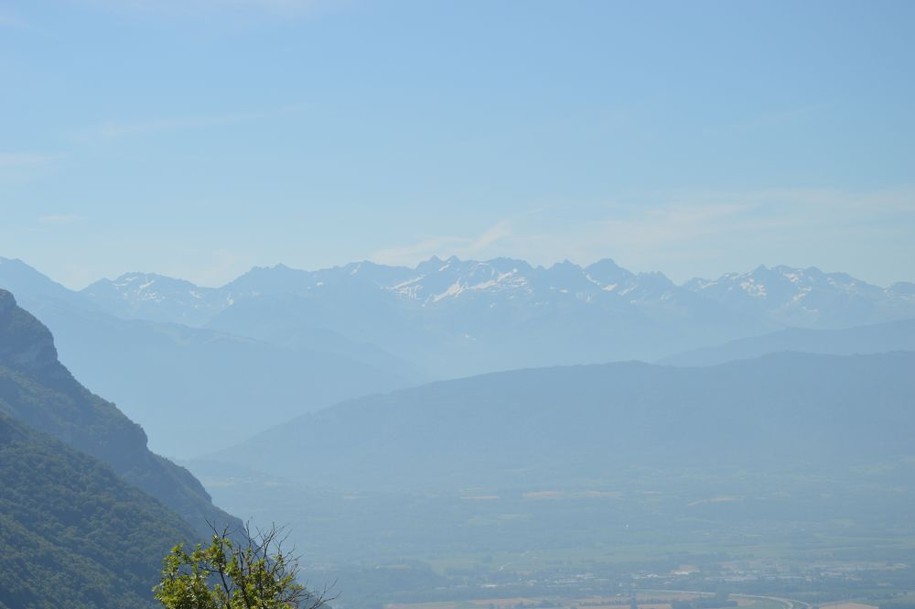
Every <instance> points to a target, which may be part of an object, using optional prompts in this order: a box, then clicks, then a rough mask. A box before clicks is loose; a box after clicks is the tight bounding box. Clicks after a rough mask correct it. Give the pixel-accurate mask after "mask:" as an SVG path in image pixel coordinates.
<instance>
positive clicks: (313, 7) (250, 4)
mask: <svg viewBox="0 0 915 609" xmlns="http://www.w3.org/2000/svg"><path fill="white" fill-rule="evenodd" d="M83 1H84V2H85V3H86V4H89V5H92V6H96V7H100V8H102V9H106V10H113V11H117V12H121V13H123V12H133V13H144V14H149V15H160V16H166V17H194V16H201V15H207V16H212V15H225V14H233V13H245V14H252V13H255V14H256V13H259V14H263V15H268V16H269V15H272V16H279V17H302V16H308V15H312V14H314V13H315V12H317V11H319V10H323V9H325V8H328V7H330V6H333V5H339V4H343V3H344V2H345V0H83Z"/></svg>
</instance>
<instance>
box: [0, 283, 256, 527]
mask: <svg viewBox="0 0 915 609" xmlns="http://www.w3.org/2000/svg"><path fill="white" fill-rule="evenodd" d="M0 412H5V413H7V414H8V415H10V416H12V417H14V418H16V419H19V420H21V421H23V422H25V423H26V424H28V425H29V426H31V427H33V428H35V429H38V430H39V431H42V432H45V433H48V434H50V435H52V436H55V437H56V438H58V439H59V440H62V441H63V442H65V443H66V444H68V445H70V446H72V447H73V448H76V449H77V450H80V451H82V452H84V453H87V454H89V455H91V456H93V457H95V458H97V459H99V460H101V461H103V462H104V463H106V464H108V465H109V466H110V467H111V468H112V469H113V470H114V471H115V472H116V473H117V474H118V475H120V476H121V477H122V478H123V479H124V480H126V481H127V482H129V483H131V484H133V485H134V486H136V487H138V488H140V489H141V490H143V491H145V492H146V493H148V494H149V495H152V496H153V497H155V498H156V499H158V500H159V501H161V502H162V503H163V504H165V505H166V506H168V507H169V508H171V509H173V510H174V511H176V512H177V513H178V514H179V515H180V516H181V517H182V518H184V519H185V520H186V521H187V522H188V523H190V524H191V525H192V526H194V527H195V528H196V529H198V530H200V531H202V532H208V531H209V525H208V523H222V524H225V525H229V526H239V525H240V524H241V523H240V522H239V521H238V520H237V519H235V518H233V517H231V516H229V515H228V514H226V513H225V512H223V511H222V510H220V509H218V508H216V507H215V506H214V505H213V504H212V502H211V500H210V497H209V495H208V494H207V492H206V490H205V489H204V488H203V486H202V485H201V484H200V482H199V481H198V480H197V479H196V478H194V477H193V476H192V475H191V474H190V472H188V471H187V470H186V469H184V468H182V467H179V466H177V465H175V464H174V463H172V462H171V461H169V460H167V459H165V458H163V457H161V456H159V455H156V454H154V453H152V452H150V450H149V449H148V448H147V445H146V442H147V438H146V434H145V433H144V432H143V430H142V429H141V428H140V426H139V425H137V424H136V423H134V422H133V421H131V420H130V419H128V418H127V417H126V416H125V415H124V414H123V413H122V412H121V411H120V410H118V409H117V407H116V406H115V405H114V404H112V403H110V402H107V401H105V400H103V399H102V398H100V397H98V396H96V395H94V394H93V393H92V392H90V391H89V390H87V389H86V388H85V387H83V386H82V385H80V384H79V382H78V381H77V380H76V379H74V378H73V376H72V375H71V374H70V372H69V371H68V370H67V368H66V367H65V366H64V365H63V364H61V363H60V361H58V359H57V350H56V349H55V348H54V340H53V337H52V336H51V333H50V331H48V329H47V328H46V327H45V326H44V325H42V324H41V322H39V321H38V320H37V319H35V317H33V316H32V315H31V314H30V313H28V312H27V311H25V310H23V309H21V308H20V307H19V306H18V305H17V304H16V300H15V298H14V297H13V295H12V294H11V293H9V292H7V291H5V290H0Z"/></svg>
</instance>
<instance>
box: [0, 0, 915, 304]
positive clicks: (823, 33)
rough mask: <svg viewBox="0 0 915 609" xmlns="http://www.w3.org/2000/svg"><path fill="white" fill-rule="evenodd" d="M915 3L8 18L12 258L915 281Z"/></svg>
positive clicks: (337, 4)
mask: <svg viewBox="0 0 915 609" xmlns="http://www.w3.org/2000/svg"><path fill="white" fill-rule="evenodd" d="M913 23H915V2H909V1H900V2H887V1H880V0H874V1H867V2H864V1H860V2H843V1H841V0H830V1H824V2H817V1H805V2H797V1H790V2H781V1H774V0H767V1H764V2H763V1H750V0H747V1H720V2H708V1H691V2H682V1H670V2H659V1H640V2H614V1H611V0H600V1H594V2H590V1H584V0H582V1H578V0H566V1H561V2H560V1H555V2H545V1H536V0H525V1H510V0H489V1H480V2H475V1H457V0H455V1H451V2H440V1H437V0H422V1H399V0H390V1H382V0H340V1H332V0H310V1H309V0H221V1H219V0H181V1H179V0H133V1H131V0H59V1H49V0H29V1H21V2H20V1H15V2H4V1H3V0H0V213H2V222H0V256H4V257H8V258H14V257H16V258H21V259H23V260H25V261H26V262H28V263H29V264H32V265H33V266H35V267H37V268H38V269H39V270H41V271H43V272H45V273H46V274H48V275H50V276H51V277H53V278H55V279H57V280H59V281H61V282H63V283H65V284H66V285H69V286H71V287H82V286H83V285H85V284H87V283H89V282H90V281H92V280H95V279H98V278H100V277H102V276H107V277H113V276H116V275H118V274H120V273H122V272H127V271H135V270H139V271H152V272H159V273H164V274H168V275H173V276H177V277H183V278H187V279H191V280H193V281H196V282H199V283H203V284H205V285H218V284H221V283H223V282H225V281H228V280H229V279H231V278H233V277H235V276H237V275H238V274H240V273H242V272H244V271H245V270H247V269H248V268H250V267H251V266H254V265H272V264H276V263H279V262H282V263H285V264H287V265H289V266H293V267H298V268H307V269H314V268H320V267H325V266H332V265H336V264H345V263H347V262H350V261H354V260H361V259H372V260H376V261H379V262H386V263H400V264H413V263H416V262H417V261H419V260H422V259H425V258H428V257H429V256H431V255H433V254H437V255H439V256H448V255H451V254H456V255H458V256H461V257H467V258H479V259H485V258H491V257H495V256H512V257H517V258H524V259H527V260H529V261H531V262H533V263H536V264H551V263H553V262H557V261H561V260H563V259H569V260H572V261H573V262H577V263H580V264H587V263H590V262H593V261H595V260H598V259H600V258H604V257H611V258H613V259H614V260H616V261H617V262H618V263H619V264H621V265H622V266H625V267H627V268H630V269H631V270H635V271H648V270H659V271H662V272H664V273H666V274H668V275H669V276H671V277H672V278H673V279H675V280H677V281H682V280H685V279H687V278H689V277H692V276H706V277H711V276H717V275H719V274H721V273H724V272H727V271H743V270H749V269H751V268H753V267H755V266H757V265H759V264H766V265H776V264H789V265H794V266H809V265H814V266H819V267H820V268H822V269H823V270H827V271H837V270H842V271H847V272H850V273H852V274H853V275H856V276H858V277H861V278H863V279H866V280H869V281H872V282H875V283H878V284H880V285H888V284H890V283H892V282H895V281H902V280H905V281H913V280H915V264H913V263H915V78H913V76H912V75H913V74H915V37H913V36H912V35H911V31H912V24H913Z"/></svg>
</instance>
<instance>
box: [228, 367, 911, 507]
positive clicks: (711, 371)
mask: <svg viewBox="0 0 915 609" xmlns="http://www.w3.org/2000/svg"><path fill="white" fill-rule="evenodd" d="M913 371H915V353H906V352H900V353H890V354H882V355H868V356H853V357H834V356H816V355H802V354H790V353H782V354H777V355H771V356H767V357H763V358H760V359H755V360H747V361H740V362H732V363H729V364H726V365H721V366H714V367H706V368H674V367H667V366H652V365H648V364H641V363H620V364H609V365H603V366H578V367H567V368H548V369H532V370H520V371H512V372H505V373H496V374H490V375H485V376H479V377H473V378H467V379H460V380H456V381H446V382H439V383H433V384H429V385H424V386H421V387H417V388H415V389H407V390H402V391H397V392H393V393H390V394H386V395H378V396H370V397H366V398H361V399H357V400H352V401H348V402H345V403H342V404H339V405H337V406H334V407H332V408H329V409H325V410H322V411H319V412H316V413H311V414H308V415H305V416H303V417H301V418H299V419H297V420H295V421H292V422H290V423H288V424H286V425H283V426H282V427H279V428H276V429H274V430H271V431H269V432H266V433H265V434H263V435H261V436H259V437H257V438H255V439H253V440H251V441H249V442H247V443H245V444H243V445H241V446H237V447H234V448H233V449H231V450H228V451H225V452H223V453H220V454H218V455H216V458H217V459H218V460H222V461H224V462H226V463H238V464H243V465H245V466H247V467H250V468H255V469H260V470H262V471H266V472H269V473H272V474H275V475H280V476H286V477H289V478H292V479H296V480H299V481H302V482H304V483H307V484H308V485H310V486H312V487H339V488H344V489H357V490H360V489H369V488H386V487H390V488H397V487H405V488H426V487H428V488H451V489H458V488H468V487H486V488H505V487H515V486H528V487H530V486H534V487H536V486H537V485H541V486H542V487H543V488H557V487H559V488H561V487H569V486H575V485H576V484H579V485H586V484H587V481H589V480H590V481H593V480H612V479H615V478H616V477H618V476H621V475H626V474H627V473H628V472H631V471H633V470H634V469H638V468H650V467H693V468H697V469H700V470H708V471H710V472H711V471H713V470H715V469H717V468H721V467H723V466H727V467H735V468H746V469H748V470H753V471H760V472H785V471H797V470H798V469H801V470H806V469H808V468H810V469H811V470H815V471H821V470H822V471H825V470H829V471H835V469H836V468H839V469H841V468H843V467H848V466H849V465H851V464H863V463H876V462H881V461H884V460H890V461H892V460H896V459H900V458H903V457H912V456H915V451H913V447H912V443H911V437H912V433H913V430H915V409H912V407H911V406H912V404H913V403H915V374H913Z"/></svg>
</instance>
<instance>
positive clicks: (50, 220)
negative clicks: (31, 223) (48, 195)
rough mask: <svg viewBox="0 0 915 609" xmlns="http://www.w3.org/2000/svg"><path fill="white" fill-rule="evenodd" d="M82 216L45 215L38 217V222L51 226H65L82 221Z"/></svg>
mask: <svg viewBox="0 0 915 609" xmlns="http://www.w3.org/2000/svg"><path fill="white" fill-rule="evenodd" d="M83 219H84V218H83V216H80V215H79V214H45V215H42V216H39V217H38V222H39V223H40V224H44V225H51V226H66V225H69V224H76V223H78V222H82V221H83Z"/></svg>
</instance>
